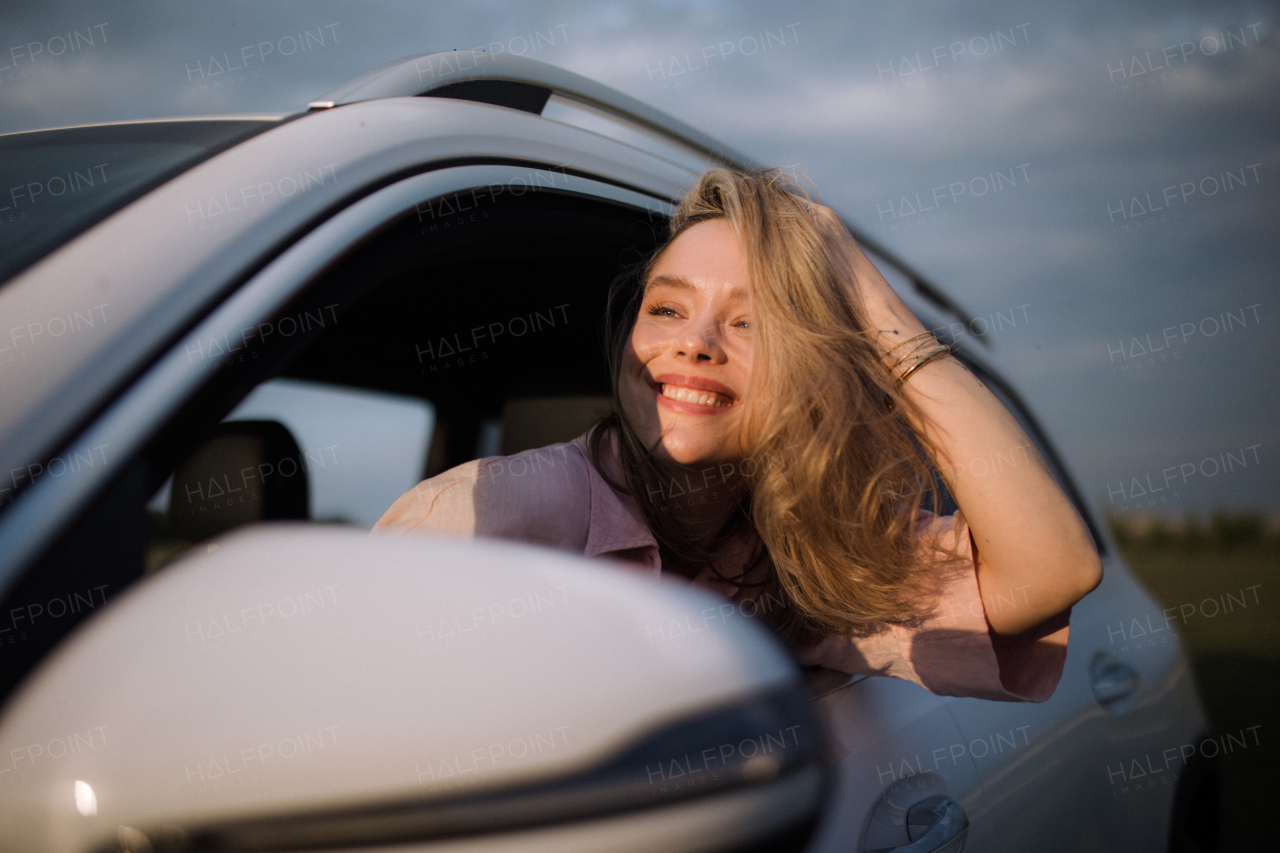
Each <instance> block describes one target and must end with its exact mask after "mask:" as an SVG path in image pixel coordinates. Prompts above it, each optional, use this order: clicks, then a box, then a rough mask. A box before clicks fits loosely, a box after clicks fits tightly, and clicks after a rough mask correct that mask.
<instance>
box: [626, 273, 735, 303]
mask: <svg viewBox="0 0 1280 853" xmlns="http://www.w3.org/2000/svg"><path fill="white" fill-rule="evenodd" d="M654 287H674V288H678V289H680V290H697V289H698V285H696V284H694V283H693V282H692V281H691V280H690V279H687V278H685V277H684V276H680V275H667V274H663V275H655V276H654V277H653V278H651V279H649V283H648V285H646V286H645V290H649V289H650V288H654ZM728 296H729V298H730V299H746V298H747V289H746V288H745V287H735V288H734V289H733V290H730V291H729V293H728Z"/></svg>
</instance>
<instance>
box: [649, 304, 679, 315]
mask: <svg viewBox="0 0 1280 853" xmlns="http://www.w3.org/2000/svg"><path fill="white" fill-rule="evenodd" d="M649 316H650V317H675V316H677V315H676V310H675V309H674V308H668V307H667V306H666V305H651V306H649Z"/></svg>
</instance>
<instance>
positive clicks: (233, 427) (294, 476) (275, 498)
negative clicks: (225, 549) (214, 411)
mask: <svg viewBox="0 0 1280 853" xmlns="http://www.w3.org/2000/svg"><path fill="white" fill-rule="evenodd" d="M305 466H306V463H305V460H304V459H303V456H302V452H301V451H300V450H299V448H298V442H296V441H295V440H294V438H293V435H292V434H291V433H290V432H289V430H288V428H286V427H285V425H284V424H282V423H280V422H278V421H227V422H223V423H220V424H218V426H217V427H216V428H215V429H214V431H213V434H212V435H211V436H209V438H207V439H206V440H205V441H204V443H203V444H201V445H200V446H199V447H198V448H196V451H195V452H194V453H192V454H191V456H190V457H189V458H188V459H187V461H186V462H184V463H183V464H182V465H181V466H180V467H179V468H178V470H177V471H176V472H174V475H173V489H172V491H171V492H170V493H169V521H170V523H171V524H172V525H173V532H174V535H175V536H177V537H178V538H179V539H186V540H190V541H193V542H200V541H202V540H204V539H209V538H211V537H213V536H216V535H218V534H219V533H223V532H224V531H227V530H230V529H231V528H233V527H239V526H240V525H242V524H251V523H253V522H255V521H265V520H267V519H279V518H303V519H305V518H308V517H309V516H310V510H309V506H310V501H309V498H308V485H307V471H306V467H305Z"/></svg>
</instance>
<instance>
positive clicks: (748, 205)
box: [590, 169, 955, 643]
mask: <svg viewBox="0 0 1280 853" xmlns="http://www.w3.org/2000/svg"><path fill="white" fill-rule="evenodd" d="M808 199H809V194H808V193H807V192H806V191H805V190H804V189H802V187H801V186H800V185H799V183H798V181H796V180H795V179H794V178H793V177H792V176H791V175H790V174H789V173H787V172H784V171H782V170H778V169H764V170H760V171H755V172H746V173H743V172H735V171H730V170H727V169H712V170H711V171H709V172H707V173H705V174H704V175H702V176H701V178H700V179H699V180H698V181H697V183H696V184H695V185H694V186H693V188H692V189H691V190H690V191H689V192H688V194H687V195H686V196H685V197H684V199H683V201H682V202H681V204H680V206H679V208H678V209H677V210H676V212H675V214H674V215H673V216H672V218H671V221H670V229H669V237H668V239H667V241H666V242H665V243H664V244H663V245H662V246H660V247H659V248H658V249H657V250H656V251H655V252H654V253H653V254H652V255H650V257H649V258H648V260H647V262H645V263H643V264H641V265H638V266H637V267H636V268H635V269H633V270H632V271H631V272H630V273H629V274H625V275H623V276H622V277H620V278H619V279H617V280H616V281H615V282H614V285H613V287H612V288H611V290H610V299H609V305H610V307H609V312H608V329H607V336H608V338H609V341H608V343H609V349H610V353H609V354H610V358H611V360H612V364H611V368H612V371H611V372H612V375H613V377H614V405H615V414H614V415H612V416H610V417H609V418H606V419H604V420H603V422H601V423H599V426H598V427H597V428H595V429H593V430H592V432H591V442H590V448H591V455H592V461H593V463H594V464H595V466H596V468H597V470H599V471H600V472H601V474H602V475H604V476H606V477H608V474H607V473H606V472H605V469H604V467H603V466H602V464H601V450H600V442H601V440H602V439H603V437H604V436H606V435H608V434H612V435H613V436H615V437H616V441H615V442H614V446H615V447H616V449H617V454H618V456H619V461H620V462H621V466H622V473H623V480H624V481H625V482H624V483H614V485H615V487H618V488H619V489H621V490H622V491H625V492H628V493H630V494H631V495H632V496H633V497H635V498H636V500H635V502H636V504H637V505H638V507H639V508H640V511H641V512H642V513H643V514H644V517H645V521H646V522H647V523H648V525H649V528H650V530H651V531H652V532H653V534H654V537H655V538H656V539H657V541H658V544H659V549H660V553H661V555H662V559H663V566H664V569H669V570H674V571H677V572H680V573H682V574H685V575H687V576H692V575H693V574H695V573H696V572H697V571H698V570H699V569H700V568H701V567H703V566H708V565H712V563H713V562H714V561H715V559H716V558H717V557H718V556H723V553H722V552H721V549H722V548H723V547H724V546H725V545H726V543H727V542H729V541H730V540H732V539H734V538H735V537H736V536H738V535H740V534H742V533H744V532H746V533H748V534H750V533H752V532H754V534H755V536H758V544H759V547H758V548H757V549H756V553H755V555H754V560H749V561H748V562H749V563H752V562H754V563H755V564H756V565H759V564H760V563H762V562H763V563H767V565H769V566H770V567H771V568H772V572H770V573H769V580H768V581H767V586H768V587H769V589H770V590H771V591H772V590H776V591H778V592H779V593H780V595H782V596H783V597H784V599H785V605H786V606H785V607H782V608H775V609H773V610H771V611H769V612H768V613H767V614H766V615H765V616H764V617H763V618H764V619H765V621H766V622H768V623H769V624H770V625H771V626H772V627H773V628H774V630H775V631H776V632H777V633H778V634H779V635H780V636H782V637H783V638H784V639H786V640H788V641H790V642H793V643H798V642H804V641H807V640H812V639H815V638H816V637H818V636H821V635H822V634H826V633H861V634H866V633H874V632H876V631H878V630H883V627H884V623H887V622H904V621H910V620H912V619H915V618H918V615H919V604H920V602H921V601H922V600H923V598H922V596H924V595H926V594H927V593H928V591H929V589H930V583H929V580H930V579H931V578H932V577H933V575H932V574H931V573H930V572H929V569H930V568H931V567H932V566H933V565H935V564H936V561H937V559H941V557H939V556H938V552H937V551H934V550H931V549H927V548H923V547H921V543H920V542H919V541H918V538H917V532H916V517H917V513H918V511H919V510H920V508H921V507H922V506H928V507H929V508H935V507H937V506H938V505H939V492H938V488H937V483H936V481H935V479H934V477H933V473H932V471H931V469H930V465H929V462H928V458H927V455H926V454H927V451H928V450H929V449H930V448H928V447H926V446H924V443H923V441H922V439H921V438H920V437H917V436H914V435H913V434H912V432H911V431H910V430H909V429H908V428H907V426H906V422H905V421H904V419H903V416H904V415H908V416H915V415H918V412H917V411H916V410H915V409H914V407H913V406H912V404H911V402H910V401H909V400H907V399H905V398H904V397H902V396H901V395H900V394H899V391H898V389H897V388H896V387H895V385H894V382H893V380H892V378H891V376H890V375H889V372H888V371H887V370H886V369H885V367H884V364H883V363H882V361H881V352H880V348H879V346H878V345H877V343H876V342H875V334H876V330H874V329H872V330H868V328H867V323H866V321H865V319H864V315H863V312H862V308H861V305H860V304H859V302H858V300H857V298H856V297H855V296H854V293H855V288H856V282H855V281H854V278H853V273H852V268H853V267H852V265H851V259H850V257H849V254H848V249H847V246H848V243H847V239H848V238H847V237H846V238H844V239H843V240H842V239H841V238H840V235H838V234H837V232H836V231H835V230H834V228H833V227H832V224H831V223H829V222H828V221H827V220H826V219H825V218H824V217H820V216H817V215H816V214H815V213H812V212H810V211H809V208H808V205H807V204H806V200H808ZM710 219H725V220H727V221H728V223H729V224H730V225H731V226H732V227H733V229H734V231H735V233H736V234H737V236H738V239H739V241H740V242H741V244H742V246H743V249H744V251H745V256H746V266H747V275H748V279H749V284H748V289H749V294H750V300H751V310H752V315H753V321H754V323H755V328H756V332H755V336H754V343H753V346H754V347H755V349H754V353H753V368H752V373H751V377H750V380H749V387H748V389H747V393H746V394H745V398H746V400H747V401H748V405H747V407H746V411H745V412H744V420H743V431H744V435H743V446H744V447H746V448H748V452H749V458H750V459H752V460H755V461H764V460H768V461H769V464H752V465H751V466H750V469H749V470H748V469H747V468H746V466H741V465H740V466H738V468H739V469H741V470H740V471H739V472H738V473H740V474H741V476H742V479H743V484H744V485H745V489H744V490H742V492H741V494H742V498H741V500H740V504H739V506H738V508H737V510H738V511H737V512H736V514H734V515H733V517H732V518H731V519H730V521H729V522H728V524H727V525H726V527H725V528H724V529H723V530H722V531H720V533H719V535H717V536H715V537H713V538H712V539H710V540H698V539H696V538H695V537H694V536H693V535H692V531H691V530H690V529H689V527H688V525H687V524H685V523H684V521H683V519H682V518H681V517H680V515H679V514H678V513H671V512H668V511H664V508H663V507H662V506H660V505H659V504H658V503H656V502H654V501H652V500H641V499H640V496H643V495H650V496H651V495H653V494H655V493H662V491H663V489H664V483H663V477H664V475H663V473H662V472H661V471H660V470H659V468H658V466H657V464H656V463H655V461H654V459H653V450H654V448H652V447H646V446H645V445H644V443H643V442H642V441H641V440H640V438H639V437H638V436H637V434H636V432H635V430H634V429H633V428H632V426H631V424H630V423H629V422H628V420H627V417H626V414H625V412H624V411H623V408H622V401H621V396H620V386H619V381H618V379H619V368H620V365H621V356H622V352H623V348H624V347H625V346H626V343H627V340H628V338H629V337H630V334H631V330H632V327H633V326H634V324H635V322H636V317H637V314H638V312H639V308H640V304H641V301H642V299H643V295H644V290H645V287H646V285H647V283H648V280H649V277H650V274H651V271H652V270H653V268H654V265H655V264H656V262H657V260H658V258H659V257H660V256H661V254H662V251H663V249H664V248H665V246H668V245H670V242H671V241H672V240H674V239H675V238H676V237H678V236H679V235H680V234H682V233H683V232H685V231H686V230H688V229H689V228H691V227H692V226H694V225H696V224H698V223H699V222H704V221H707V220H710ZM779 460H782V464H778V461H779ZM610 482H613V481H612V480H610ZM904 484H910V485H909V486H908V487H907V488H904ZM948 556H949V557H952V558H953V557H954V556H955V555H954V554H951V555H948ZM748 573H749V572H748V571H744V572H743V573H742V574H741V575H739V576H738V577H737V578H736V579H726V580H730V582H733V583H737V584H739V585H741V586H759V585H761V584H760V582H756V583H749V582H747V581H746V576H747V574H748Z"/></svg>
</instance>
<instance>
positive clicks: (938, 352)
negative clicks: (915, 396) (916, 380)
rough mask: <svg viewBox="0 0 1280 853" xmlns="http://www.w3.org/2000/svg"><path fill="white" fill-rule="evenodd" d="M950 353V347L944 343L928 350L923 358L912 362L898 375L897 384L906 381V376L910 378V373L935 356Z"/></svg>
mask: <svg viewBox="0 0 1280 853" xmlns="http://www.w3.org/2000/svg"><path fill="white" fill-rule="evenodd" d="M950 354H951V347H949V346H947V345H946V344H943V345H942V346H940V347H938V348H937V349H935V350H933V351H932V352H930V353H929V354H928V355H926V356H925V357H924V358H922V359H920V360H919V361H917V362H916V363H915V364H913V365H911V366H910V367H908V368H907V369H906V370H905V371H904V372H903V374H902V375H901V376H899V377H898V379H897V384H898V385H899V386H901V385H902V384H903V383H904V382H906V381H907V379H908V378H910V376H911V374H913V373H915V372H916V371H917V370H919V369H920V368H922V367H924V366H925V365H926V364H928V363H929V362H930V361H932V360H933V359H935V358H937V357H938V356H940V355H950Z"/></svg>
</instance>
